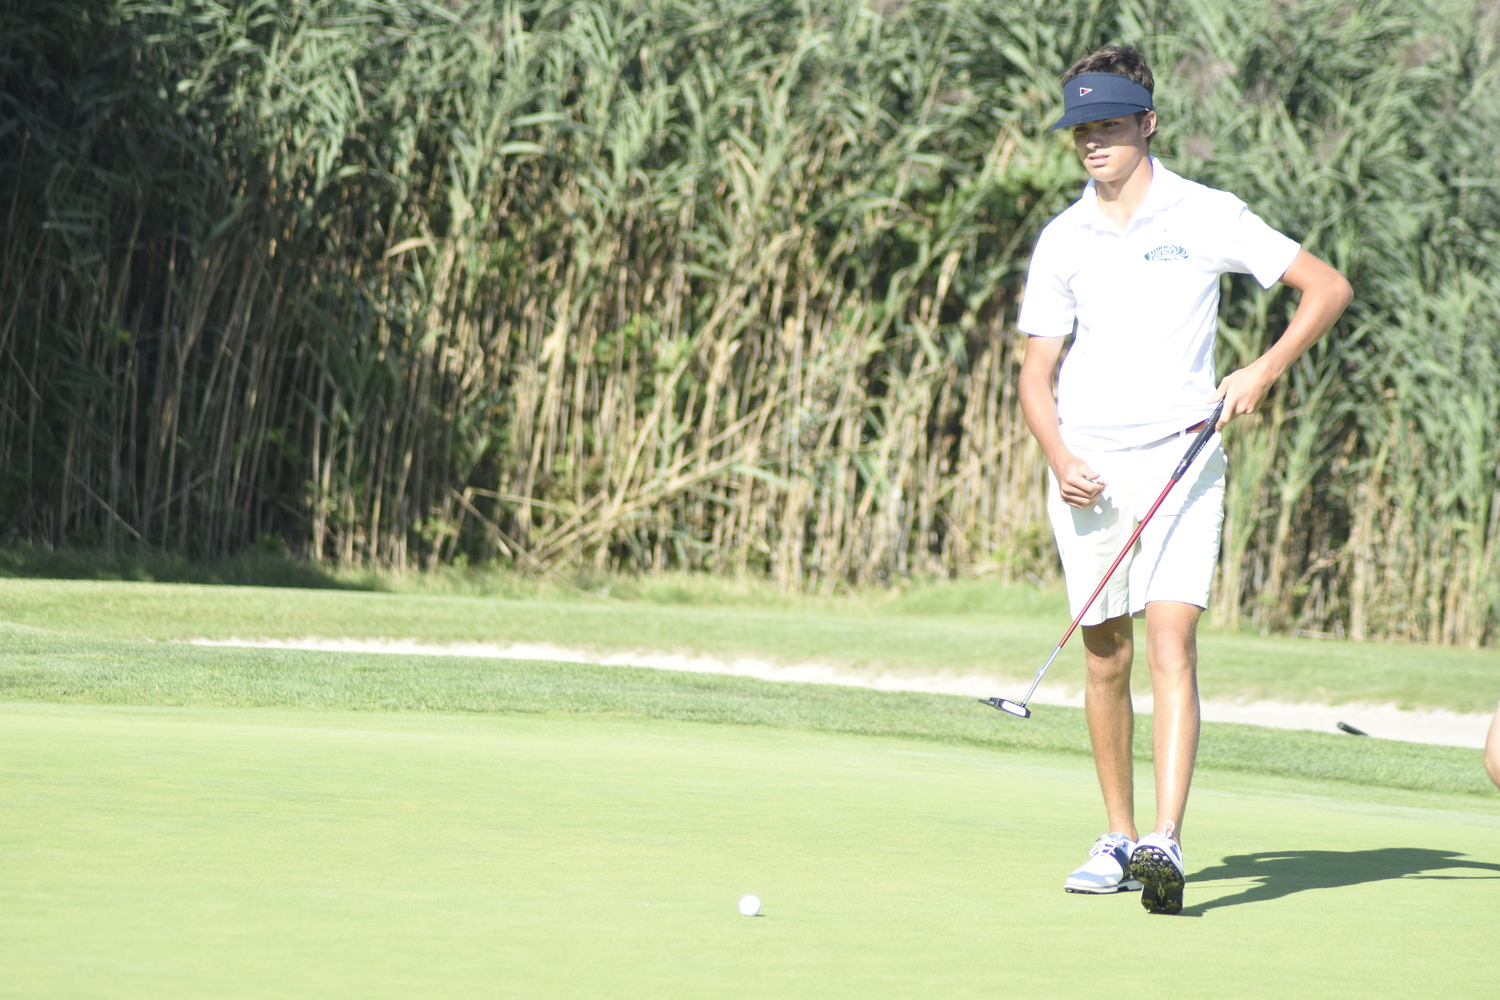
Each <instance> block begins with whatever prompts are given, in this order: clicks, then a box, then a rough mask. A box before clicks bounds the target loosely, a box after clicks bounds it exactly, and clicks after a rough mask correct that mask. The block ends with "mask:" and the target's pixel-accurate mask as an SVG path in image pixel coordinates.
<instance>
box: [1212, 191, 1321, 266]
mask: <svg viewBox="0 0 1500 1000" xmlns="http://www.w3.org/2000/svg"><path fill="white" fill-rule="evenodd" d="M1228 215H1229V218H1228V220H1227V224H1226V225H1225V226H1224V228H1223V229H1222V230H1221V232H1220V237H1219V238H1220V243H1219V251H1220V253H1219V258H1220V267H1221V270H1223V271H1233V272H1235V273H1237V274H1250V275H1254V277H1255V280H1256V281H1258V282H1260V287H1262V288H1270V287H1271V286H1272V285H1274V284H1276V282H1277V281H1279V280H1280V279H1281V276H1282V275H1283V274H1286V270H1287V268H1289V267H1291V266H1292V261H1294V260H1296V259H1297V252H1298V251H1299V250H1301V249H1302V248H1301V246H1299V245H1298V243H1297V241H1296V240H1294V239H1291V238H1290V237H1287V236H1283V235H1282V234H1281V233H1278V232H1277V231H1276V230H1274V229H1272V228H1271V227H1270V226H1268V225H1266V223H1265V221H1264V220H1263V219H1261V217H1260V216H1258V215H1256V214H1255V213H1254V212H1252V211H1250V209H1249V208H1248V207H1246V205H1245V203H1244V202H1242V201H1240V200H1239V199H1238V198H1235V199H1234V200H1233V204H1232V205H1231V206H1229V212H1228Z"/></svg>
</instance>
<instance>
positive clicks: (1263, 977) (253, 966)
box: [0, 704, 1500, 1000]
mask: <svg viewBox="0 0 1500 1000" xmlns="http://www.w3.org/2000/svg"><path fill="white" fill-rule="evenodd" d="M0 774H3V781H0V808H3V809H4V814H5V815H6V816H7V817H8V819H7V822H6V824H5V826H4V827H3V830H0V847H3V851H4V855H5V858H6V863H5V864H4V865H3V866H0V894H3V898H4V899H5V900H6V905H5V906H4V907H3V908H0V940H3V941H4V942H5V944H4V950H5V965H6V974H5V976H4V977H3V981H0V995H3V996H14V997H26V998H30V1000H35V998H50V997H68V998H78V997H110V998H128V997H151V998H164V997H165V998H170V997H202V996H215V997H263V996H276V997H360V998H368V997H412V996H424V997H472V996H504V997H526V998H533V997H568V998H589V997H646V996H650V997H662V998H672V997H694V998H696V997H767V996H770V997H779V998H798V997H851V998H860V1000H866V998H872V997H909V996H918V995H923V996H942V997H993V996H1005V997H1036V998H1049V1000H1051V998H1071V997H1079V998H1084V997H1096V996H1099V995H1101V984H1100V979H1099V971H1100V970H1099V967H1098V965H1097V964H1096V963H1095V962H1093V961H1081V960H1080V956H1082V955H1092V956H1095V957H1097V955H1098V954H1099V949H1101V948H1103V949H1105V950H1106V951H1107V952H1108V953H1109V954H1110V955H1111V958H1110V959H1109V966H1108V971H1109V982H1108V984H1107V986H1105V987H1103V989H1106V990H1107V992H1108V994H1109V995H1112V996H1120V997H1123V998H1131V997H1156V996H1160V995H1162V983H1161V977H1160V975H1159V974H1156V973H1153V972H1152V971H1151V968H1152V966H1151V965H1150V964H1149V963H1148V962H1147V961H1146V960H1145V959H1144V958H1143V957H1142V956H1148V955H1152V954H1155V953H1158V952H1167V953H1170V954H1171V955H1172V956H1173V962H1172V978H1171V991H1170V992H1171V994H1172V995H1174V996H1183V997H1228V998H1240V997H1246V996H1278V997H1319V998H1325V997H1350V998H1353V997H1368V996H1380V997H1420V998H1427V997H1434V996H1441V997H1445V998H1448V997H1454V998H1463V997H1483V996H1491V995H1493V993H1494V990H1495V988H1496V985H1497V973H1496V970H1495V966H1494V947H1493V946H1494V927H1495V925H1496V922H1497V920H1500V894H1497V893H1496V889H1495V886H1496V881H1495V880H1496V879H1497V878H1500V850H1497V848H1496V846H1495V845H1496V842H1497V841H1496V833H1497V831H1500V815H1497V810H1496V809H1495V808H1494V805H1495V804H1494V803H1493V802H1492V801H1489V800H1483V799H1479V798H1477V797H1474V796H1460V797H1453V796H1440V795H1432V794H1429V795H1426V796H1412V797H1410V799H1409V801H1405V802H1387V803H1383V804H1371V803H1368V802H1361V801H1358V799H1359V797H1360V796H1358V795H1356V794H1352V793H1351V791H1350V789H1349V787H1348V786H1344V785H1339V784H1336V783H1334V784H1328V785H1326V786H1325V785H1322V784H1319V783H1313V782H1306V781H1302V782H1290V781H1282V780H1277V779H1269V778H1263V779H1250V778H1247V777H1246V776H1244V775H1238V774H1228V773H1224V772H1216V771H1214V770H1213V769H1208V770H1206V771H1205V772H1204V773H1203V775H1202V776H1201V777H1200V780H1199V783H1198V787H1197V789H1196V790H1195V792H1194V802H1193V810H1192V813H1191V816H1190V823H1189V826H1188V840H1187V845H1188V852H1189V854H1188V859H1189V870H1190V872H1191V873H1192V874H1191V876H1190V884H1189V887H1188V900H1187V901H1188V908H1187V911H1186V912H1187V914H1188V916H1187V917H1185V918H1164V917H1150V916H1147V915H1146V914H1144V913H1143V912H1142V911H1141V908H1140V906H1139V904H1138V902H1137V900H1136V897H1134V896H1126V897H1118V898H1092V897H1080V896H1070V895H1067V894H1065V893H1063V892H1061V891H1060V889H1059V885H1058V883H1059V882H1060V880H1061V878H1062V875H1063V873H1065V872H1066V871H1067V870H1069V868H1070V867H1071V866H1072V865H1073V864H1075V863H1076V862H1077V860H1078V855H1079V854H1080V851H1081V849H1082V847H1083V846H1085V845H1086V844H1087V843H1088V842H1089V841H1090V840H1091V839H1092V837H1093V836H1094V835H1096V834H1097V833H1098V826H1099V821H1100V815H1099V809H1098V804H1097V791H1096V789H1095V786H1094V781H1093V776H1092V774H1091V770H1090V768H1089V766H1088V763H1087V762H1086V761H1085V760H1084V759H1082V758H1080V757H1076V756H1068V755H1049V754H1045V753H1014V752H1005V751H1001V750H998V749H995V748H985V747H974V746H961V745H954V744H951V743H940V742H933V741H918V740H896V739H886V738H878V737H861V736H852V735H838V734H830V733H817V732H806V731H796V730H789V729H777V728H768V727H764V726H758V727H749V726H724V725H704V724H697V723H690V722H682V721H673V720H662V719H647V718H641V717H608V718H603V717H589V716H581V715H573V714H538V715H520V714H499V715H496V714H490V715H460V716H454V715H446V714H435V713H427V714H416V713H389V712H387V713H353V712H346V711H315V710H275V709H269V710H268V709H258V710H247V709H232V708H228V709H226V708H177V709H169V708H122V707H100V706H66V707H59V706H55V705H17V704H9V705H4V706H0ZM1022 847H1024V848H1025V851H1026V853H1025V855H1024V857H1025V861H1024V863H1022V862H1021V855H1020V853H1019V849H1020V848H1022ZM745 892H756V893H758V894H759V895H760V896H761V897H762V898H763V900H764V901H765V902H764V913H765V915H764V916H763V917H760V918H756V919H753V920H752V919H745V918H743V917H740V916H739V915H738V914H737V913H736V912H735V901H736V900H737V899H738V897H739V896H740V895H741V894H742V893H745Z"/></svg>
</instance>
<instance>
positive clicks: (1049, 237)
mask: <svg viewBox="0 0 1500 1000" xmlns="http://www.w3.org/2000/svg"><path fill="white" fill-rule="evenodd" d="M1059 244H1060V241H1059V239H1058V233H1057V231H1056V230H1054V229H1053V228H1052V227H1051V226H1048V227H1047V228H1046V229H1044V230H1042V235H1041V237H1040V238H1038V239H1037V241H1036V247H1035V248H1034V249H1033V250H1032V252H1031V263H1030V265H1028V267H1027V268H1026V292H1025V294H1024V295H1023V296H1022V298H1021V315H1020V317H1019V318H1018V319H1017V320H1016V327H1017V328H1018V329H1019V330H1020V331H1021V332H1022V333H1024V334H1026V335H1027V336H1031V337H1066V336H1068V335H1069V334H1071V333H1072V332H1073V321H1074V319H1075V316H1076V312H1077V302H1076V301H1075V300H1074V298H1073V290H1072V289H1071V288H1069V287H1068V275H1067V272H1066V271H1065V270H1064V269H1063V268H1062V266H1061V265H1062V262H1063V254H1062V253H1061V250H1062V248H1061V246H1060V245H1059Z"/></svg>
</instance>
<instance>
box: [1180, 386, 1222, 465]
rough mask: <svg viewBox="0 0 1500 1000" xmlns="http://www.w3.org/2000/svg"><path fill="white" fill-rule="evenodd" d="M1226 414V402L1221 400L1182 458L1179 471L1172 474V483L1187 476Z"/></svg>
mask: <svg viewBox="0 0 1500 1000" xmlns="http://www.w3.org/2000/svg"><path fill="white" fill-rule="evenodd" d="M1223 412H1224V400H1222V399H1221V400H1219V405H1218V406H1215V407H1214V412H1213V413H1211V414H1209V416H1208V419H1207V420H1205V421H1204V422H1203V429H1202V430H1200V431H1199V432H1198V436H1197V437H1195V438H1193V443H1192V445H1190V446H1189V447H1188V450H1187V454H1186V455H1184V456H1182V461H1181V462H1180V463H1179V464H1178V466H1177V471H1176V472H1174V473H1172V481H1173V482H1176V481H1177V480H1179V479H1181V478H1182V477H1183V476H1184V475H1186V474H1187V470H1188V466H1190V465H1192V464H1193V460H1194V459H1195V458H1197V457H1198V453H1199V452H1200V451H1202V450H1203V446H1204V445H1205V444H1207V443H1208V439H1209V438H1211V437H1213V433H1214V430H1215V425H1216V424H1218V422H1219V415H1220V414H1221V413H1223Z"/></svg>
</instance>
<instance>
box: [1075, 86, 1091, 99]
mask: <svg viewBox="0 0 1500 1000" xmlns="http://www.w3.org/2000/svg"><path fill="white" fill-rule="evenodd" d="M1093 92H1094V88H1093V87H1079V88H1078V96H1079V97H1082V96H1083V95H1084V94H1092V93H1093Z"/></svg>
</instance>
